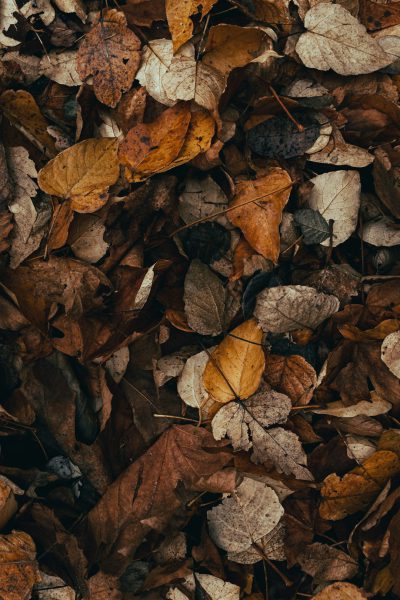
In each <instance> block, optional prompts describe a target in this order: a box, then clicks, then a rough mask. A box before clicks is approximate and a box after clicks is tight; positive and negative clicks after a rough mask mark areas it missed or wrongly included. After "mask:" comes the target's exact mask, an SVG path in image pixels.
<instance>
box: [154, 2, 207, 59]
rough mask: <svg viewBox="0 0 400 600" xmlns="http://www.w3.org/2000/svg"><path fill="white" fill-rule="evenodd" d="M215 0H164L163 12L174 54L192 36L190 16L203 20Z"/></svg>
mask: <svg viewBox="0 0 400 600" xmlns="http://www.w3.org/2000/svg"><path fill="white" fill-rule="evenodd" d="M215 2H216V0H202V1H200V0H166V3H165V10H166V14H167V20H168V27H169V30H170V32H171V37H172V40H173V46H174V52H176V51H177V50H179V48H180V47H181V46H182V44H184V43H185V42H187V41H188V40H190V38H191V37H192V35H193V21H192V19H191V17H192V16H194V15H196V14H197V13H200V14H201V18H203V17H204V16H205V15H206V14H207V13H209V12H210V10H211V9H212V7H213V5H214V4H215Z"/></svg>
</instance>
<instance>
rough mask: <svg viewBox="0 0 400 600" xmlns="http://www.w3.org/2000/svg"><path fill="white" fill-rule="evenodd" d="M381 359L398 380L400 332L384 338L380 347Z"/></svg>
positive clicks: (399, 370)
mask: <svg viewBox="0 0 400 600" xmlns="http://www.w3.org/2000/svg"><path fill="white" fill-rule="evenodd" d="M381 358H382V360H383V362H384V363H385V365H386V366H387V368H388V369H389V371H391V372H392V373H393V375H396V377H398V378H399V379H400V331H395V332H394V333H390V334H389V335H387V336H386V337H385V339H384V340H383V342H382V347H381Z"/></svg>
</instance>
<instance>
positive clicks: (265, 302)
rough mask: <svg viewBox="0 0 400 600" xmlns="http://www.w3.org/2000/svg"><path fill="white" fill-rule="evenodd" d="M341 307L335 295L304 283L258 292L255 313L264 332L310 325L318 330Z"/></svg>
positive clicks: (283, 331)
mask: <svg viewBox="0 0 400 600" xmlns="http://www.w3.org/2000/svg"><path fill="white" fill-rule="evenodd" d="M338 310H339V300H338V299H337V298H336V296H331V295H328V294H321V293H318V292H316V291H315V289H314V288H311V287H307V286H305V285H282V286H277V287H273V288H267V289H265V290H264V291H262V292H260V293H259V294H258V296H257V302H256V308H255V311H254V315H255V317H256V318H257V319H258V321H259V323H260V326H261V327H262V329H263V331H271V332H272V333H286V332H288V331H295V330H296V329H303V328H307V327H308V328H310V329H316V327H318V325H320V323H322V322H323V321H325V319H328V318H329V317H330V316H331V315H333V314H334V313H335V312H337V311H338Z"/></svg>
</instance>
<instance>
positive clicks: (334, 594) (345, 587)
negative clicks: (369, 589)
mask: <svg viewBox="0 0 400 600" xmlns="http://www.w3.org/2000/svg"><path fill="white" fill-rule="evenodd" d="M367 597H368V596H367V594H366V592H364V590H361V589H360V588H358V587H357V586H355V585H353V584H352V583H347V582H339V583H332V584H331V585H328V586H327V587H325V588H324V589H323V590H322V591H321V592H319V593H318V594H317V595H316V596H313V597H312V600H350V599H351V600H367Z"/></svg>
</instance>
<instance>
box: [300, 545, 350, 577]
mask: <svg viewBox="0 0 400 600" xmlns="http://www.w3.org/2000/svg"><path fill="white" fill-rule="evenodd" d="M298 561H299V564H300V566H301V567H302V569H303V570H304V572H305V573H307V574H308V575H311V577H313V578H314V581H316V582H320V581H343V580H344V579H352V578H353V577H354V576H355V575H357V572H358V563H357V561H355V560H354V558H352V557H351V556H349V555H348V554H346V553H345V552H343V551H342V550H339V549H338V548H332V547H331V546H328V545H326V544H321V543H319V542H315V543H314V544H309V545H307V546H306V547H305V548H304V550H303V551H302V552H301V553H300V554H299V557H298Z"/></svg>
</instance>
